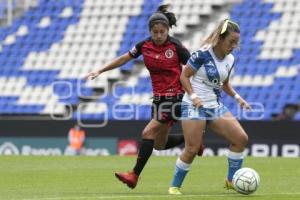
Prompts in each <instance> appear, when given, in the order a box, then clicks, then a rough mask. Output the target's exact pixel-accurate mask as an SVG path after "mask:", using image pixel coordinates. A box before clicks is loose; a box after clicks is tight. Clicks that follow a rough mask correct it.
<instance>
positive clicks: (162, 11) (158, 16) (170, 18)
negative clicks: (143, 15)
mask: <svg viewBox="0 0 300 200" xmlns="http://www.w3.org/2000/svg"><path fill="white" fill-rule="evenodd" d="M169 6H170V5H169V4H164V5H160V6H159V7H158V8H157V10H156V12H155V13H153V14H152V15H151V16H150V18H149V21H148V25H149V29H151V28H152V27H153V25H154V24H156V23H162V24H165V25H166V26H168V27H170V28H172V26H174V25H175V26H176V21H177V19H176V17H175V14H174V13H172V12H169V11H168V8H169Z"/></svg>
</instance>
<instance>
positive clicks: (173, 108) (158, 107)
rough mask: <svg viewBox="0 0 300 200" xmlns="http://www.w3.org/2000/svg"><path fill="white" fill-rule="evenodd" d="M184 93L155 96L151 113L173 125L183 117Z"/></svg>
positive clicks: (154, 117) (153, 116) (155, 117)
mask: <svg viewBox="0 0 300 200" xmlns="http://www.w3.org/2000/svg"><path fill="white" fill-rule="evenodd" d="M182 97H183V94H177V95H176V96H154V97H153V102H152V110H151V115H152V119H156V120H157V121H159V122H160V123H163V124H168V126H172V125H173V124H174V123H175V122H177V121H178V120H179V118H180V117H181V100H182Z"/></svg>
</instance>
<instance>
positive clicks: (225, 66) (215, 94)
mask: <svg viewBox="0 0 300 200" xmlns="http://www.w3.org/2000/svg"><path fill="white" fill-rule="evenodd" d="M188 65H190V66H191V67H192V69H193V70H194V71H195V74H194V75H193V76H192V77H191V78H190V82H191V84H192V88H193V91H194V92H195V93H196V94H197V95H198V96H199V98H200V99H201V102H202V103H203V107H204V108H216V107H218V106H220V105H221V102H220V94H221V89H222V85H223V82H224V81H225V80H226V79H227V78H229V76H230V74H231V71H232V69H233V66H234V57H233V55H232V54H229V55H227V56H225V58H224V59H223V60H219V59H218V58H217V57H216V55H215V54H214V52H213V50H212V48H209V49H202V50H198V51H196V52H194V53H193V54H192V56H191V57H190V59H189V60H188ZM183 101H184V102H186V103H188V104H192V101H191V99H190V97H189V96H188V94H187V93H186V94H185V95H184V97H183Z"/></svg>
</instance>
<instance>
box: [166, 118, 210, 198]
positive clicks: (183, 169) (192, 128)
mask: <svg viewBox="0 0 300 200" xmlns="http://www.w3.org/2000/svg"><path fill="white" fill-rule="evenodd" d="M205 126H206V121H204V120H202V121H201V120H183V121H182V129H183V132H184V139H185V148H184V150H183V153H182V154H181V156H180V157H179V158H178V159H177V161H176V165H175V172H174V176H173V180H172V184H171V187H170V188H169V194H180V192H179V188H180V187H181V185H182V183H183V181H184V178H185V176H186V174H187V173H188V171H189V170H190V167H191V163H192V162H193V160H194V158H195V156H196V155H197V153H198V151H199V147H200V144H202V138H203V136H202V134H203V130H204V129H205Z"/></svg>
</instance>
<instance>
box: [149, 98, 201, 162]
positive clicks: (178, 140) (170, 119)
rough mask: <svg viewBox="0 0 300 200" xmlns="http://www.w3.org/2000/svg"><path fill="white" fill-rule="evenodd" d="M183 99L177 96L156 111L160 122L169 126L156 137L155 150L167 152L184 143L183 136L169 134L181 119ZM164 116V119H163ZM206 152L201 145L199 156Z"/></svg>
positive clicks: (166, 101) (167, 100) (162, 129)
mask: <svg viewBox="0 0 300 200" xmlns="http://www.w3.org/2000/svg"><path fill="white" fill-rule="evenodd" d="M181 99H182V96H175V97H171V98H168V99H166V100H165V102H162V103H161V104H160V105H159V108H158V109H156V110H157V112H159V113H161V114H158V121H160V122H161V123H163V124H166V125H167V126H165V127H163V128H161V129H160V132H159V133H158V134H157V135H156V138H155V142H154V148H155V149H156V150H166V149H170V148H173V147H176V146H178V145H181V144H183V143H184V136H183V134H169V133H170V131H171V127H172V126H173V125H174V124H175V123H176V122H177V121H178V120H179V119H180V117H181ZM161 116H163V117H161ZM203 151H204V145H203V144H202V143H201V144H200V148H199V151H198V153H197V154H198V155H199V156H202V154H203Z"/></svg>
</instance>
